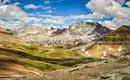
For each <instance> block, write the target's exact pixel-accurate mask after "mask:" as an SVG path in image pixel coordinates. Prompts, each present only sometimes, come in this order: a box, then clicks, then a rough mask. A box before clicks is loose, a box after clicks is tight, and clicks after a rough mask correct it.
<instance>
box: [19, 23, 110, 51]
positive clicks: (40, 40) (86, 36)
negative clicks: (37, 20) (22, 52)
mask: <svg viewBox="0 0 130 80" xmlns="http://www.w3.org/2000/svg"><path fill="white" fill-rule="evenodd" d="M108 32H111V30H110V29H108V28H106V27H104V26H102V25H101V24H99V23H97V22H78V23H73V24H72V25H71V26H69V28H65V29H59V28H48V27H39V26H32V25H26V26H25V27H23V28H21V29H20V30H18V31H17V36H18V37H19V38H20V39H21V40H22V41H24V42H26V43H31V44H36V45H43V46H57V47H67V48H70V47H73V46H77V45H81V44H85V43H88V42H90V41H92V40H94V39H96V38H98V37H100V36H102V35H103V34H105V33H108Z"/></svg>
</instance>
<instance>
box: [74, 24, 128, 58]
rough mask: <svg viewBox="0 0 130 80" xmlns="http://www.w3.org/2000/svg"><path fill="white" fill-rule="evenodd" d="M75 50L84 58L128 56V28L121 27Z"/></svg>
mask: <svg viewBox="0 0 130 80" xmlns="http://www.w3.org/2000/svg"><path fill="white" fill-rule="evenodd" d="M75 50H76V51H78V52H80V53H84V54H85V55H86V56H89V57H98V58H102V59H111V58H117V57H121V56H126V55H130V26H121V27H120V28H118V29H117V30H115V31H112V32H110V33H107V34H105V35H103V36H102V37H100V38H99V39H96V40H94V41H92V42H90V43H88V44H87V45H84V46H81V47H79V48H78V49H75Z"/></svg>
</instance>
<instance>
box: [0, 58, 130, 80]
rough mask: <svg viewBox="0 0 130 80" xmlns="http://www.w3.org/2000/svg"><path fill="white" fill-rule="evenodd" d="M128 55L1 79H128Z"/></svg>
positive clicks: (129, 72)
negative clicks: (37, 73)
mask: <svg viewBox="0 0 130 80" xmlns="http://www.w3.org/2000/svg"><path fill="white" fill-rule="evenodd" d="M129 65H130V56H125V57H121V58H118V59H112V60H106V61H100V62H93V63H89V64H84V65H80V66H77V67H74V68H72V69H67V70H60V71H54V72H49V73H42V74H39V75H33V74H31V75H28V76H24V77H21V78H2V80H6V79H10V80H130V66H129Z"/></svg>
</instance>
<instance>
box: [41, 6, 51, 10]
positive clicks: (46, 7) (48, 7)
mask: <svg viewBox="0 0 130 80" xmlns="http://www.w3.org/2000/svg"><path fill="white" fill-rule="evenodd" d="M41 8H42V9H44V10H45V9H51V6H42V7H41Z"/></svg>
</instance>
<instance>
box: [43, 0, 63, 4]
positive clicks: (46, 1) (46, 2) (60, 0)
mask: <svg viewBox="0 0 130 80" xmlns="http://www.w3.org/2000/svg"><path fill="white" fill-rule="evenodd" d="M62 1H64V0H57V1H56V0H55V1H50V0H45V1H44V4H51V3H61V2H62Z"/></svg>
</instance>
